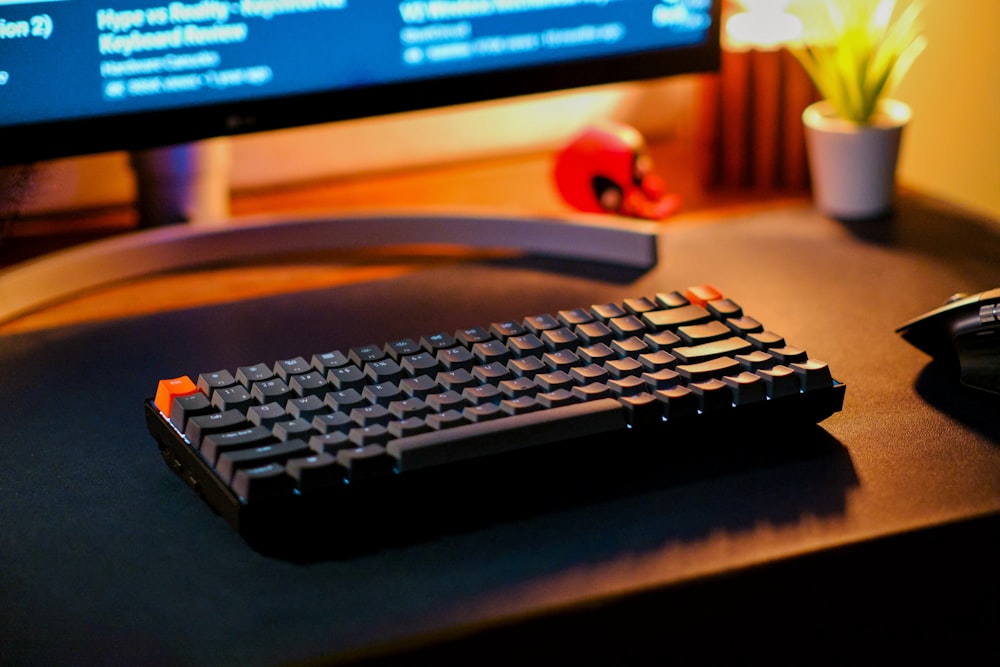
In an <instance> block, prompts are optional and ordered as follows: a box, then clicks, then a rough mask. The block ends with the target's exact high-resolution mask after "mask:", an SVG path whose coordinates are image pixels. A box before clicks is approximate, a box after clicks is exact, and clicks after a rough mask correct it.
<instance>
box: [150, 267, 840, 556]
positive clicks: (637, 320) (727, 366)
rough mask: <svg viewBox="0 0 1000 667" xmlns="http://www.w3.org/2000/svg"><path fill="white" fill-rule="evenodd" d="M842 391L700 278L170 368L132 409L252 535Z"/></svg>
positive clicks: (748, 427)
mask: <svg viewBox="0 0 1000 667" xmlns="http://www.w3.org/2000/svg"><path fill="white" fill-rule="evenodd" d="M845 388H846V387H845V384H844V383H842V382H840V381H838V380H836V379H835V378H834V377H833V375H832V374H831V371H830V369H829V366H828V364H827V363H825V362H824V361H821V360H819V359H816V358H813V357H812V356H810V355H809V354H808V353H807V352H806V350H805V348H803V347H799V346H796V345H795V344H793V343H792V342H790V341H786V340H785V339H784V338H783V336H781V335H780V334H779V333H776V332H774V331H771V330H770V329H768V328H767V327H765V326H764V325H763V324H762V323H761V322H759V321H758V320H756V319H754V318H753V317H752V316H751V315H750V314H748V313H746V312H744V310H743V309H742V307H741V306H740V305H739V304H738V303H736V302H735V301H734V300H733V299H731V298H727V297H726V296H725V295H723V294H722V293H721V292H720V291H719V290H717V289H716V288H715V287H713V286H711V285H698V286H694V287H690V288H687V289H686V290H683V291H665V292H660V293H655V294H650V295H648V296H639V297H635V298H625V299H622V300H621V301H620V302H617V303H600V304H587V305H578V306H575V307H567V308H566V309H564V310H559V311H557V312H552V313H541V314H531V315H527V316H524V317H520V316H519V317H517V318H512V319H509V320H505V321H498V322H494V323H491V324H488V325H486V326H480V325H477V326H471V327H469V328H465V329H459V330H457V331H453V332H450V331H449V332H444V331H440V332H430V333H425V334H423V335H417V336H415V337H413V338H404V339H400V340H390V341H387V342H386V343H384V344H365V345H359V346H357V347H353V348H350V349H344V350H317V351H311V352H309V353H308V354H303V356H298V357H294V358H289V359H279V360H277V361H274V362H273V363H265V362H255V363H249V364H247V365H245V366H240V367H238V368H233V369H222V370H219V369H211V370H207V371H205V372H201V373H198V374H192V375H182V376H179V377H174V378H170V379H164V380H160V381H159V384H158V385H157V388H156V392H155V396H154V397H153V398H151V399H147V401H146V420H147V425H148V427H149V430H150V432H151V433H152V435H153V436H154V437H155V439H156V440H157V441H158V444H159V448H160V452H161V454H162V455H163V457H164V459H165V460H166V462H167V463H168V465H169V466H170V467H171V468H172V469H173V470H174V471H175V472H176V473H177V474H178V475H180V476H181V477H182V478H183V479H184V480H186V481H187V482H188V484H189V485H190V486H191V487H192V488H194V489H195V490H196V491H197V492H198V493H199V494H200V495H202V496H203V498H204V499H205V501H206V502H207V503H208V504H209V505H210V506H211V507H212V508H213V509H214V510H215V511H216V512H217V513H218V514H220V515H222V516H223V517H224V518H225V519H226V520H227V521H228V522H229V523H230V524H231V525H232V527H233V528H235V529H236V530H237V531H238V532H239V533H241V534H242V535H243V536H244V537H245V538H247V539H248V540H250V541H251V542H254V543H255V545H263V544H266V543H268V542H270V541H273V540H279V539H282V540H283V539H287V538H288V536H289V535H290V534H292V533H296V534H298V533H300V532H302V531H314V530H315V527H316V526H326V527H327V528H324V529H322V530H321V532H323V533H324V534H330V527H334V526H335V527H336V528H337V530H336V531H334V532H337V533H338V534H339V535H340V537H338V538H337V539H342V540H348V539H350V537H349V536H346V535H345V534H344V531H343V529H344V528H345V527H346V525H347V524H348V523H351V520H352V519H355V518H357V523H367V522H368V521H369V520H370V516H368V517H366V518H365V519H364V520H362V519H360V518H358V517H360V515H361V514H367V515H371V514H372V513H377V514H379V515H380V518H381V519H387V518H389V517H390V516H395V517H396V518H397V519H398V521H397V523H399V522H402V521H403V520H402V519H399V517H401V516H402V515H403V514H406V513H407V512H406V510H410V509H412V508H413V507H416V506H418V505H420V503H421V502H422V501H426V499H427V498H428V497H430V496H432V495H435V494H437V496H438V497H440V496H441V495H442V494H444V495H446V496H447V498H448V499H447V501H446V502H444V503H443V504H444V505H447V506H449V507H452V508H454V507H456V506H462V505H463V504H464V502H465V501H466V500H470V501H471V498H472V495H475V494H470V493H469V492H470V491H472V490H476V489H478V490H480V491H482V490H483V489H486V488H490V487H489V484H490V483H495V482H496V479H497V478H498V477H502V479H503V481H502V482H501V483H500V485H499V486H500V487H503V488H506V489H507V491H506V492H505V493H506V495H508V496H510V495H517V491H516V490H517V489H518V488H520V487H519V485H521V484H522V482H523V483H525V484H527V480H528V479H529V478H530V479H534V480H535V481H536V482H537V483H538V484H540V485H541V487H543V488H551V489H556V488H558V487H557V483H558V482H559V478H560V477H563V478H565V477H567V476H574V475H580V474H582V473H583V472H584V471H587V474H589V475H590V477H589V478H588V480H589V481H588V482H587V484H588V485H590V484H595V485H599V484H601V483H602V482H601V478H602V477H605V476H606V475H607V472H608V471H610V470H611V469H615V470H617V471H618V473H619V474H624V475H626V476H627V475H631V474H635V473H633V472H631V471H641V470H643V469H644V468H646V467H648V466H654V467H655V466H656V465H664V463H663V457H664V455H665V453H668V452H670V451H678V450H680V449H681V448H682V446H683V444H684V443H687V442H692V441H693V442H705V441H706V440H707V441H711V440H712V438H713V437H722V436H721V435H720V434H721V433H722V429H735V430H738V431H739V436H738V437H739V438H740V442H741V443H745V444H741V445H740V446H741V447H760V446H761V445H760V444H759V443H760V442H762V441H764V442H765V445H763V446H765V447H766V440H767V438H768V437H769V436H768V435H767V434H768V432H769V431H774V430H775V429H774V426H775V425H777V424H780V425H786V424H789V425H793V424H809V425H815V424H816V423H818V422H820V421H822V420H824V419H826V418H827V417H829V416H830V415H832V414H833V413H835V412H838V411H840V410H841V409H842V407H843V400H844V393H845ZM696 455H697V454H695V456H696ZM610 460H614V461H615V463H614V464H613V465H612V464H609V461H610ZM657 461H659V463H657ZM623 462H627V463H623ZM602 467H606V468H607V470H606V471H603V470H601V469H602ZM581 479H582V477H581ZM457 480H462V481H463V485H459V486H454V485H452V486H449V483H453V482H455V481H457ZM458 488H461V489H463V491H461V492H459V491H457V490H456V489H458ZM493 488H497V487H493ZM444 489H450V490H448V491H443V490H444ZM553 492H554V491H553ZM459 493H462V494H465V495H457V494H459ZM435 507H436V509H435V510H434V511H438V510H440V509H441V507H442V505H440V504H439V505H437V506H435ZM465 509H468V511H475V510H474V509H472V508H465ZM448 511H451V510H448ZM412 520H413V515H412V513H411V514H410V515H409V518H408V519H406V522H408V523H412ZM384 525H387V524H384ZM310 526H312V527H310ZM330 539H331V540H333V539H334V538H333V537H331V538H330Z"/></svg>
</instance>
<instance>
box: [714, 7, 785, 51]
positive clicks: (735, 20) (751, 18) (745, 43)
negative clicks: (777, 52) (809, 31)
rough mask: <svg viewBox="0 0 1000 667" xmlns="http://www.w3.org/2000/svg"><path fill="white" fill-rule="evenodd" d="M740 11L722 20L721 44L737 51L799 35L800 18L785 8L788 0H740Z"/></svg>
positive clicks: (778, 44)
mask: <svg viewBox="0 0 1000 667" xmlns="http://www.w3.org/2000/svg"><path fill="white" fill-rule="evenodd" d="M739 4H740V5H742V8H743V11H737V12H735V13H733V14H732V15H731V16H730V17H729V18H728V19H727V20H726V29H725V31H724V35H723V44H724V45H725V47H726V48H727V49H730V50H733V51H738V50H742V49H752V48H765V49H768V48H777V47H779V46H781V45H782V44H785V43H788V42H791V41H794V40H796V39H798V38H799V37H800V36H801V35H802V22H801V21H800V20H799V19H798V17H796V16H794V15H792V14H789V13H788V12H787V11H785V10H786V8H787V6H788V0H742V1H741V2H740V3H739Z"/></svg>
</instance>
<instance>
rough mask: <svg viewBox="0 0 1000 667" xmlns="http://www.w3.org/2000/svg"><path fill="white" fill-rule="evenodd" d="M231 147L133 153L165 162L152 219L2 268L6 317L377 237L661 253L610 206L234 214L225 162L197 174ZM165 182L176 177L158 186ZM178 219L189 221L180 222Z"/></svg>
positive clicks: (528, 250) (651, 232)
mask: <svg viewBox="0 0 1000 667" xmlns="http://www.w3.org/2000/svg"><path fill="white" fill-rule="evenodd" d="M225 148H226V147H222V148H220V147H218V146H200V145H199V146H198V147H197V148H196V149H195V150H193V151H189V150H186V149H183V148H181V149H176V150H168V151H165V152H160V153H154V152H149V153H145V154H143V155H138V156H135V157H134V159H133V162H134V163H136V164H140V165H141V166H142V167H143V168H145V167H147V166H149V165H150V164H152V165H154V166H156V168H155V169H152V170H148V171H147V172H146V173H145V174H143V175H141V176H140V177H139V178H140V180H142V179H145V181H144V187H147V190H146V191H145V193H146V194H149V192H150V191H151V192H153V193H154V195H155V196H154V197H153V199H152V200H147V201H143V202H142V204H141V206H143V207H146V206H149V205H150V204H151V202H153V203H156V204H163V203H166V204H167V205H166V206H160V207H159V209H158V211H156V212H155V213H150V214H149V217H147V218H145V219H144V220H143V226H144V227H146V228H144V229H140V230H139V231H136V232H130V233H127V234H123V235H120V236H115V237H112V238H109V239H103V240H100V241H95V242H91V243H87V244H83V245H80V246H77V247H74V248H71V249H68V250H63V251H59V252H54V253H52V254H50V255H47V256H44V257H41V258H39V259H36V260H32V261H28V262H24V263H23V264H20V265H16V266H14V267H11V268H8V269H6V270H4V271H0V322H4V321H8V320H11V319H14V318H16V317H18V316H19V315H23V314H26V313H28V312H30V311H33V310H37V309H39V308H41V307H44V306H47V305H50V304H52V303H55V302H58V301H61V300H65V299H68V298H71V297H73V296H75V295H78V294H80V293H82V292H84V291H86V290H90V289H94V288H98V287H102V286H106V285H110V284H113V283H116V282H120V281H124V280H130V279H135V278H141V277H144V276H150V275H154V274H157V273H162V272H167V271H176V270H181V269H194V268H197V267H210V266H213V265H215V266H218V265H221V264H232V263H246V262H251V261H255V260H258V261H259V260H263V259H267V258H269V257H271V258H273V257H277V256H287V255H289V254H294V253H309V254H310V255H311V256H312V257H315V256H316V253H323V252H336V251H350V250H362V249H371V248H376V247H377V248H385V247H389V248H392V247H405V246H414V245H417V246H425V247H429V246H453V247H454V246H458V247H468V248H472V249H487V250H510V251H515V252H519V253H522V254H527V255H541V256H548V257H555V258H563V259H568V260H573V261H577V262H591V263H599V264H610V265H617V266H621V267H624V268H628V269H633V270H643V271H644V270H646V269H649V268H652V267H653V266H655V265H656V263H657V235H658V226H657V225H656V224H655V223H651V222H647V221H638V220H632V219H622V218H612V217H610V216H603V215H579V216H576V217H573V218H567V219H562V218H558V219H557V218H542V217H538V218H534V217H527V216H525V217H521V216H504V215H496V216H494V215H480V214H475V215H455V214H447V215H432V214H427V213H419V214H406V213H399V212H390V213H378V212H375V213H369V214H364V215H353V214H351V215H349V214H338V215H333V216H330V215H316V216H309V217H299V218H293V219H287V218H284V217H282V218H280V219H278V218H274V217H255V218H252V217H248V218H229V216H228V193H226V196H225V197H220V196H219V192H220V184H219V182H218V181H216V180H215V178H216V176H217V172H216V173H214V174H212V176H211V178H210V180H211V182H209V183H203V182H199V179H198V178H197V176H198V174H199V173H202V172H201V171H200V170H201V168H202V167H206V166H213V168H218V167H219V165H220V161H224V160H225V159H227V158H226V155H225V154H224V153H219V152H216V153H214V154H213V151H221V150H223V149H225ZM205 151H207V152H205ZM157 161H159V163H158V165H157V164H156V163H157ZM177 165H181V166H183V165H189V166H192V167H194V171H193V172H188V174H189V175H188V176H187V177H184V178H178V177H177V170H176V169H175V167H176V166H177ZM180 171H181V172H183V169H180ZM202 175H204V174H202ZM157 184H159V185H166V186H167V187H165V188H161V189H159V190H157V189H156V188H155V187H152V186H154V185H157ZM226 188H228V186H226ZM226 188H224V189H223V190H225V189H226ZM147 213H148V212H147ZM176 222H186V223H188V224H172V223H176Z"/></svg>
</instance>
